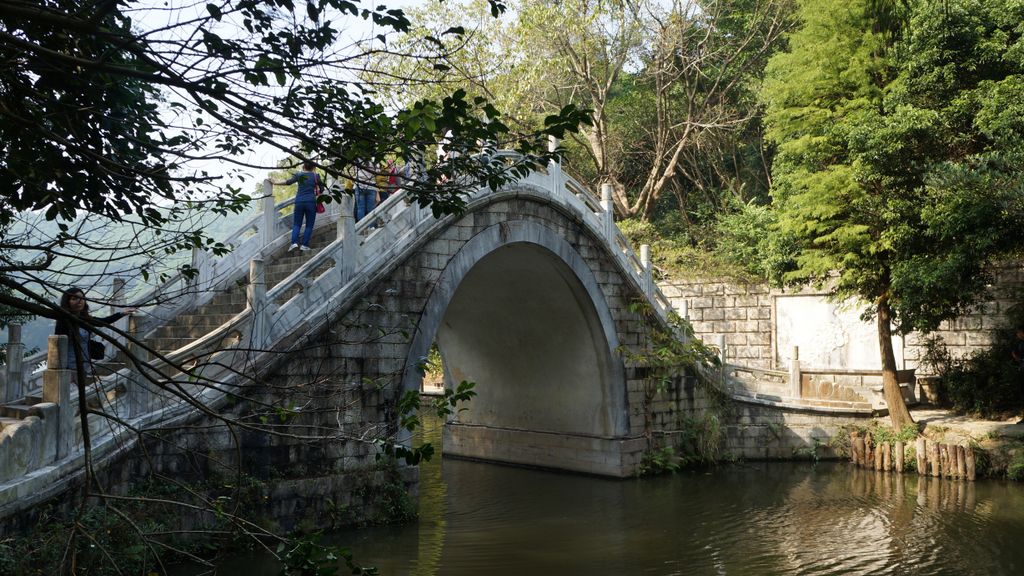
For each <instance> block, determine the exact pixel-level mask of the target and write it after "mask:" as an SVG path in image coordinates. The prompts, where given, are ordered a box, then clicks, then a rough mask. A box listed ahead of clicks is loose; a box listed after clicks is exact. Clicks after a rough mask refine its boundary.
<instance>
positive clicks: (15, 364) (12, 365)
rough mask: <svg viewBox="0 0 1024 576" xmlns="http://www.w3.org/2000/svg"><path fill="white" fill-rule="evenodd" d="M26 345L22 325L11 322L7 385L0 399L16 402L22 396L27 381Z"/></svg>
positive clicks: (8, 343)
mask: <svg viewBox="0 0 1024 576" xmlns="http://www.w3.org/2000/svg"><path fill="white" fill-rule="evenodd" d="M24 359H25V345H24V344H23V343H22V342H21V325H20V324H10V325H8V326H7V366H6V367H5V368H6V369H5V374H4V376H5V382H4V384H5V386H4V390H3V394H0V399H3V401H4V402H14V401H15V400H18V399H19V398H21V397H22V396H23V395H24V393H23V391H22V387H23V385H24V381H25V374H24V369H25V362H24Z"/></svg>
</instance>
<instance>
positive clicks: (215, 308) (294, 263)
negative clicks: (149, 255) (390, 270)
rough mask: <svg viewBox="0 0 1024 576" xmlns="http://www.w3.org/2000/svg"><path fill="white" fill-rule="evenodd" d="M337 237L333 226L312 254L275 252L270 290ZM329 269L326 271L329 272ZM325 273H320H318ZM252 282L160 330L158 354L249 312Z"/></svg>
mask: <svg viewBox="0 0 1024 576" xmlns="http://www.w3.org/2000/svg"><path fill="white" fill-rule="evenodd" d="M336 237H337V231H336V230H335V228H334V227H333V226H325V227H323V228H320V229H318V230H317V231H316V232H314V234H313V237H312V239H311V240H310V246H311V247H312V248H313V250H310V251H305V252H303V251H298V250H293V251H288V248H287V246H285V247H284V248H282V249H280V250H278V251H277V252H275V253H274V254H273V255H272V256H271V257H270V258H268V263H267V265H266V266H265V268H264V270H265V273H266V278H267V289H268V290H269V289H270V288H273V287H274V286H276V285H277V284H278V283H280V282H281V281H282V280H284V279H285V278H287V277H288V276H289V275H290V274H291V273H292V272H294V271H295V270H296V269H298V268H299V266H302V265H303V264H305V263H306V262H307V261H308V260H309V259H310V258H312V257H313V255H314V254H316V251H317V250H319V249H322V248H324V247H325V246H327V245H328V244H330V243H331V242H332V241H333V240H334V239H335V238H336ZM328 267H329V266H325V267H323V270H326V269H327V268H328ZM323 270H318V271H317V273H319V272H322V271H323ZM248 285H249V281H248V279H247V278H246V279H242V280H240V281H239V282H238V283H236V284H234V285H232V286H230V287H228V288H227V289H225V290H223V291H220V292H218V293H217V294H216V295H215V296H214V297H213V299H212V300H210V301H209V302H207V303H206V304H203V305H202V306H199V307H198V308H196V309H195V310H193V311H191V312H188V313H185V314H180V315H178V316H177V317H176V318H174V319H173V320H171V321H170V322H168V323H166V324H164V325H163V326H160V327H159V328H157V329H156V330H155V331H154V332H153V333H152V335H151V336H150V337H149V338H148V339H147V340H146V342H147V344H148V345H149V346H150V347H152V348H153V349H154V350H157V351H158V352H161V353H167V352H170V351H172V350H177V349H178V348H181V347H183V346H187V345H189V344H190V343H192V342H194V341H196V340H198V339H199V338H202V337H203V336H205V335H206V334H208V333H209V332H210V331H211V330H213V329H214V328H217V327H219V326H221V325H223V324H224V323H225V322H227V321H229V320H231V318H233V317H235V316H236V315H237V314H239V313H241V312H243V311H244V310H245V308H246V290H247V288H248ZM300 290H301V288H300V287H298V286H296V287H295V288H293V289H292V290H289V291H288V293H287V294H286V295H285V297H284V299H287V298H291V297H292V296H293V295H294V294H295V293H296V292H298V291H300Z"/></svg>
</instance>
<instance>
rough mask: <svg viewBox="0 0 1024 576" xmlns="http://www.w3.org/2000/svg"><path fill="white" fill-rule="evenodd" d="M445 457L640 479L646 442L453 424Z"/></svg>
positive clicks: (445, 438)
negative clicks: (637, 476) (639, 473)
mask: <svg viewBox="0 0 1024 576" xmlns="http://www.w3.org/2000/svg"><path fill="white" fill-rule="evenodd" d="M442 441H443V443H444V455H445V457H449V456H451V457H455V458H466V459H470V460H484V461H488V462H502V463H507V464H515V465H517V466H529V467H536V468H548V469H553V470H564V471H568V472H580V473H584V474H595V475H599V476H611V477H615V478H628V477H630V476H635V475H636V473H637V470H638V469H639V467H640V462H641V460H642V459H643V454H644V451H645V449H646V448H647V440H646V439H645V438H642V437H639V438H605V437H598V436H585V435H580V434H564V433H556V432H540V431H531V430H517V429H512V428H495V427H490V426H474V425H467V424H459V423H449V424H447V425H445V427H444V435H443V440H442Z"/></svg>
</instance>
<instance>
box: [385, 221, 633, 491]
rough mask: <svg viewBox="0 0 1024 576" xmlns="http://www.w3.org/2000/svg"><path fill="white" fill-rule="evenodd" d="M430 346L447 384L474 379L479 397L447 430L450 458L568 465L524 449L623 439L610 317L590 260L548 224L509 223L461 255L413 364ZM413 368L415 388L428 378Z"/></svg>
mask: <svg viewBox="0 0 1024 576" xmlns="http://www.w3.org/2000/svg"><path fill="white" fill-rule="evenodd" d="M433 342H436V344H437V347H438V349H439V350H440V353H441V356H442V359H443V363H442V364H443V367H444V379H445V387H447V388H452V387H455V386H457V385H458V383H459V382H461V381H463V380H468V381H472V382H475V383H476V389H475V390H476V392H477V396H476V397H475V398H473V400H472V401H470V403H469V405H468V409H467V410H465V411H463V412H460V413H459V414H458V415H457V416H456V417H455V418H454V422H452V423H451V424H450V425H449V426H448V427H447V428H446V433H445V440H444V442H445V445H444V450H445V451H446V453H447V454H453V453H454V454H455V455H462V456H470V457H477V458H482V459H492V460H499V461H509V462H516V463H522V464H534V465H542V466H554V467H566V466H561V465H559V464H558V463H557V462H546V461H544V458H540V460H538V459H537V457H536V455H530V454H523V452H524V450H523V449H518V448H515V445H516V444H517V443H518V444H520V448H523V446H522V445H523V444H529V445H531V446H536V445H537V442H538V441H540V442H541V443H544V442H551V443H553V444H561V445H563V446H570V445H572V444H573V443H574V442H576V443H579V442H583V443H587V442H588V441H593V440H599V439H605V440H607V439H611V438H616V437H618V438H621V437H622V436H623V435H624V434H625V433H626V430H627V414H626V390H625V379H624V375H623V368H622V362H621V360H620V359H619V358H618V356H617V353H616V348H617V346H618V338H617V335H616V331H615V324H614V321H613V319H612V315H611V311H610V310H609V308H608V304H607V302H606V301H605V298H604V295H603V292H602V291H601V289H600V287H599V286H598V284H597V280H596V278H595V276H594V274H593V272H592V271H591V270H590V268H589V267H588V266H587V264H586V262H585V261H584V260H583V258H582V257H581V256H580V255H579V253H578V252H576V250H575V249H573V248H572V246H571V245H570V244H569V243H568V242H566V241H565V239H564V238H562V237H561V236H559V235H558V234H556V233H555V232H554V231H552V230H550V229H548V228H546V227H543V226H540V225H538V224H535V223H530V222H525V221H515V222H504V223H502V224H500V225H496V226H494V227H491V228H489V229H486V230H484V231H483V232H481V233H479V234H477V235H476V236H474V238H473V239H471V240H470V241H469V242H468V243H467V244H466V245H465V246H464V247H463V248H462V249H461V250H460V251H459V253H457V254H456V255H455V256H454V257H453V258H452V260H451V261H450V262H449V263H448V265H447V266H446V268H445V270H444V272H443V273H442V276H441V278H440V279H439V281H438V282H437V285H436V287H435V289H434V291H433V293H432V294H431V296H430V297H429V299H428V302H427V306H426V310H425V312H424V314H423V317H422V318H421V320H420V325H419V330H418V331H417V334H416V337H415V338H414V341H413V345H412V347H411V350H410V364H415V360H414V359H418V358H422V357H425V356H426V355H427V353H428V351H429V348H430V345H431V343H433ZM411 372H412V371H407V376H406V383H405V385H406V387H407V389H415V388H418V387H419V384H420V382H421V378H420V377H419V375H418V374H412V373H411ZM453 427H458V429H459V433H458V434H455V435H453V433H452V430H453ZM591 443H592V442H591ZM453 444H454V445H453ZM453 450H454V452H453ZM526 451H527V452H529V450H526ZM541 451H542V452H543V451H544V450H543V448H541ZM570 451H571V450H570ZM555 452H558V450H555ZM568 468H570V469H574V467H573V466H568ZM583 470H584V471H590V470H588V469H586V467H584V468H583Z"/></svg>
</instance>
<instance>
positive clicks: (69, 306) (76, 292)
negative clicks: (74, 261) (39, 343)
mask: <svg viewBox="0 0 1024 576" xmlns="http://www.w3.org/2000/svg"><path fill="white" fill-rule="evenodd" d="M60 307H61V309H63V310H64V311H66V312H67V313H68V314H69V315H70V316H73V317H75V318H82V319H89V320H91V321H92V322H94V323H101V324H110V323H112V322H117V321H118V320H120V319H121V318H124V317H125V316H127V315H129V314H131V313H133V312H135V310H136V308H125V309H124V310H123V311H121V312H117V313H114V314H111V315H110V316H105V317H103V318H97V317H94V316H92V315H91V314H89V301H88V300H86V298H85V292H83V291H82V289H81V288H77V287H74V286H72V287H70V288H68V289H67V290H65V291H64V293H63V294H62V295H61V297H60ZM75 326H77V327H78V334H77V338H76V337H75V336H76V335H75V334H74V327H75ZM53 333H54V334H57V335H60V334H63V335H64V336H67V337H68V347H67V356H66V357H65V359H64V365H63V366H62V368H64V369H66V370H74V369H75V367H76V364H75V358H76V356H77V357H78V358H81V361H82V364H83V366H84V365H87V364H88V361H89V341H90V339H91V338H92V331H91V330H90V329H89V328H88V327H87V326H86V325H85V324H84V323H81V322H75V321H74V319H72V318H68V317H67V316H64V315H61V316H60V317H59V318H57V324H56V326H54V329H53ZM76 343H77V345H78V354H76V353H75V349H74V346H75V344H76Z"/></svg>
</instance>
